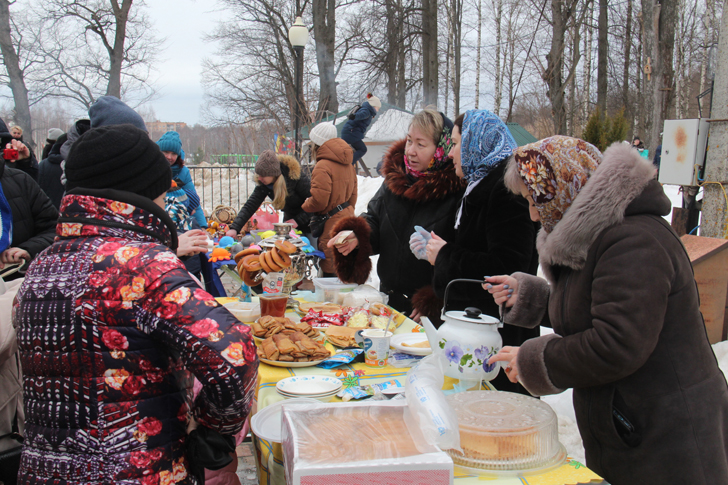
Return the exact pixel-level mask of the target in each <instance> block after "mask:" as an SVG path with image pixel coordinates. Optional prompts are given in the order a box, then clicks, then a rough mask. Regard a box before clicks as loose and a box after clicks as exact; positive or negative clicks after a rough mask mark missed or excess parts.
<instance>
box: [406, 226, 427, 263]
mask: <svg viewBox="0 0 728 485" xmlns="http://www.w3.org/2000/svg"><path fill="white" fill-rule="evenodd" d="M430 239H432V235H431V234H430V233H429V232H428V231H427V230H425V228H424V227H422V226H415V232H413V233H412V235H411V236H410V239H409V245H410V251H412V254H414V255H415V257H416V258H417V259H427V243H428V242H429V240H430Z"/></svg>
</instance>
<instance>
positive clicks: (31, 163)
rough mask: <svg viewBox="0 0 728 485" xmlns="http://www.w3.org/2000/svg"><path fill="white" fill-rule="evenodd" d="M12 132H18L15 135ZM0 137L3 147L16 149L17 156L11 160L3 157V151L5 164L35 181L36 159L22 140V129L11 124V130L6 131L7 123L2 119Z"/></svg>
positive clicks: (36, 172)
mask: <svg viewBox="0 0 728 485" xmlns="http://www.w3.org/2000/svg"><path fill="white" fill-rule="evenodd" d="M13 133H15V134H18V133H20V135H19V136H15V135H14V134H13ZM0 139H1V140H2V147H3V148H4V149H12V150H17V151H18V155H17V156H18V158H17V159H15V160H13V159H10V158H5V152H3V159H4V160H5V165H6V166H7V167H10V168H14V169H16V170H21V171H23V172H25V173H27V174H28V175H30V177H31V178H32V179H33V180H34V181H35V182H37V181H38V160H36V158H35V154H34V153H33V150H32V149H31V148H30V147H29V146H28V145H26V144H25V142H23V129H22V128H21V127H19V126H17V125H16V126H13V128H12V129H11V131H8V125H6V124H5V122H4V121H2V120H0Z"/></svg>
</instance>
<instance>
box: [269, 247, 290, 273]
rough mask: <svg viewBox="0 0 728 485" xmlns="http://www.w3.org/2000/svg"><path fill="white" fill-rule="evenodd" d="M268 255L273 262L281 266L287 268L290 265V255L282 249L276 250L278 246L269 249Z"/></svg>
mask: <svg viewBox="0 0 728 485" xmlns="http://www.w3.org/2000/svg"><path fill="white" fill-rule="evenodd" d="M270 256H271V258H273V262H274V263H275V264H277V265H278V266H280V267H281V268H288V267H289V266H290V265H291V257H290V256H288V255H287V254H286V253H284V252H283V251H278V248H273V249H271V250H270ZM283 256H285V258H284V257H283Z"/></svg>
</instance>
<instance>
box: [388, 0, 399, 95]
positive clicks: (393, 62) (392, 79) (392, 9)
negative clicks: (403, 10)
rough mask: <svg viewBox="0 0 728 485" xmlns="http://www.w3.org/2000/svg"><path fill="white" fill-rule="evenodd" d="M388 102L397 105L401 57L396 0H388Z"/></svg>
mask: <svg viewBox="0 0 728 485" xmlns="http://www.w3.org/2000/svg"><path fill="white" fill-rule="evenodd" d="M386 6H387V43H388V46H387V47H388V49H387V55H386V56H387V61H386V66H387V68H386V74H387V102H388V103H389V104H391V105H393V106H396V105H397V98H398V96H397V79H398V75H399V72H398V71H397V60H398V59H399V52H398V49H399V46H398V45H397V25H398V22H397V8H396V6H395V5H394V0H387V4H386Z"/></svg>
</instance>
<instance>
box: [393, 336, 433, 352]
mask: <svg viewBox="0 0 728 485" xmlns="http://www.w3.org/2000/svg"><path fill="white" fill-rule="evenodd" d="M426 341H427V335H426V334H424V333H403V334H399V335H395V336H394V337H392V340H390V341H389V344H390V346H391V347H392V348H394V349H397V350H398V351H400V352H402V353H405V354H410V355H430V354H431V353H432V349H431V348H429V347H427V348H419V347H405V346H404V345H402V344H403V343H404V342H407V343H408V344H416V343H419V342H426Z"/></svg>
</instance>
